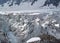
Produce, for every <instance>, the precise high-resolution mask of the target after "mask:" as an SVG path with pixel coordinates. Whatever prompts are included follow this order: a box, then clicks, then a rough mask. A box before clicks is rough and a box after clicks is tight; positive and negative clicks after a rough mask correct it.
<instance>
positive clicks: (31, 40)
mask: <svg viewBox="0 0 60 43" xmlns="http://www.w3.org/2000/svg"><path fill="white" fill-rule="evenodd" d="M40 40H41V39H40V37H33V38H31V39H29V40H27V43H29V42H35V41H40Z"/></svg>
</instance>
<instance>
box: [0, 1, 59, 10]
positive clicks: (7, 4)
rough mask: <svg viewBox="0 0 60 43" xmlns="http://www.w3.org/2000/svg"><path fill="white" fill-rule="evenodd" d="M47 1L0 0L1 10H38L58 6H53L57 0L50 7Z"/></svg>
mask: <svg viewBox="0 0 60 43" xmlns="http://www.w3.org/2000/svg"><path fill="white" fill-rule="evenodd" d="M45 1H47V0H0V11H20V10H38V9H42V8H45V9H47V8H51V9H55V8H56V6H53V2H55V1H52V3H50V4H49V7H48V6H47V5H48V3H46V5H44V3H45ZM47 2H49V1H47ZM32 3H33V4H32ZM56 3H57V2H56ZM31 4H32V5H31ZM43 5H44V6H43ZM41 6H43V7H41ZM59 6H60V5H59V4H58V6H57V8H59Z"/></svg>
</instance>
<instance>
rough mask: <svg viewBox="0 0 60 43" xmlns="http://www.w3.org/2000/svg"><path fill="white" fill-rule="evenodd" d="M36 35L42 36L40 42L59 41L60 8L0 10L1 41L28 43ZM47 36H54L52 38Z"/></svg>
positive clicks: (5, 42) (1, 42)
mask: <svg viewBox="0 0 60 43" xmlns="http://www.w3.org/2000/svg"><path fill="white" fill-rule="evenodd" d="M47 11H49V12H47ZM45 34H46V35H45ZM41 35H42V36H41ZM44 35H45V36H44ZM49 35H50V36H49ZM34 37H40V38H41V42H38V43H46V41H47V42H48V43H49V41H51V42H54V43H55V42H56V43H58V42H59V40H60V11H59V10H56V11H55V10H51V11H50V10H46V11H43V10H42V11H39V10H38V11H35V10H34V11H24V12H23V11H21V12H19V11H11V12H9V11H6V12H0V43H26V42H27V41H28V40H29V39H30V38H34ZM42 37H43V38H42ZM45 37H52V39H51V40H50V39H46V38H45ZM4 39H5V40H6V41H5V40H4ZM42 39H43V41H42ZM44 40H45V41H44ZM52 40H53V41H52Z"/></svg>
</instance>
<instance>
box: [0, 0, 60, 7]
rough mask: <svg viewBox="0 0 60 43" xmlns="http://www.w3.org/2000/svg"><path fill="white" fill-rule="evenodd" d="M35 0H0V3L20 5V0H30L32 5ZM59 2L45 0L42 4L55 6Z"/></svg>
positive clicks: (27, 0) (57, 0)
mask: <svg viewBox="0 0 60 43" xmlns="http://www.w3.org/2000/svg"><path fill="white" fill-rule="evenodd" d="M36 1H38V0H0V5H1V6H4V4H5V3H7V4H8V5H9V6H13V4H16V5H20V3H22V2H31V5H33V4H34V3H35V2H36ZM59 2H60V0H46V1H45V3H44V5H43V6H47V5H48V6H49V5H50V4H53V5H54V6H56V7H57V6H58V5H59Z"/></svg>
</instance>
